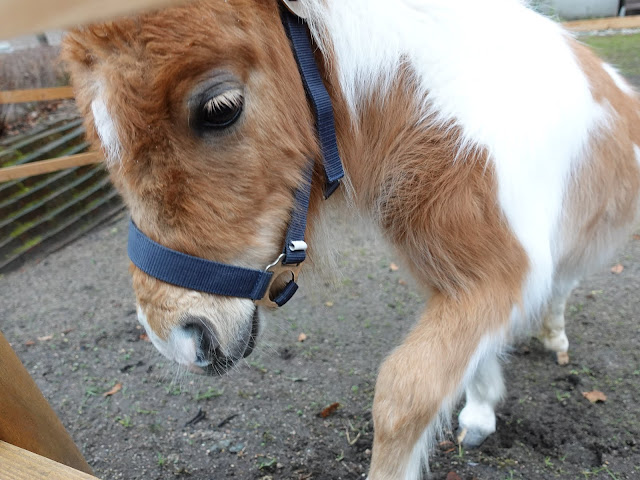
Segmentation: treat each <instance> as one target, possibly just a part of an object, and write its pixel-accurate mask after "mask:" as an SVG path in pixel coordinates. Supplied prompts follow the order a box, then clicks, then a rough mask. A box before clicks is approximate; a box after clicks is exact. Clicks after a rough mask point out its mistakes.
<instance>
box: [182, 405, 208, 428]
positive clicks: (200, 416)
mask: <svg viewBox="0 0 640 480" xmlns="http://www.w3.org/2000/svg"><path fill="white" fill-rule="evenodd" d="M205 418H207V412H205V411H204V410H202V409H201V408H199V409H198V413H196V416H195V417H193V418H192V419H191V420H189V421H188V422H187V423H185V424H184V426H185V427H192V426H194V425H195V424H196V423H198V422H201V421H202V420H204V419H205Z"/></svg>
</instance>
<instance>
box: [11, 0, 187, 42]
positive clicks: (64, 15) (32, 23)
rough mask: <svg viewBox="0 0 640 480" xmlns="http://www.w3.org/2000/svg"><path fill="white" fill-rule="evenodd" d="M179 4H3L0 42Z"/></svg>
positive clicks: (114, 0) (164, 0)
mask: <svg viewBox="0 0 640 480" xmlns="http://www.w3.org/2000/svg"><path fill="white" fill-rule="evenodd" d="M170 3H177V2H176V0H109V1H108V2H100V1H96V0H56V1H54V0H0V38H11V37H16V36H18V35H25V34H28V33H35V32H44V31H46V30H52V29H57V28H69V27H72V26H74V25H82V24H85V23H89V22H92V21H96V20H104V19H109V18H112V17H116V16H119V15H126V14H130V13H134V12H136V11H138V10H145V9H147V10H148V9H150V8H159V7H163V6H166V5H168V4H170Z"/></svg>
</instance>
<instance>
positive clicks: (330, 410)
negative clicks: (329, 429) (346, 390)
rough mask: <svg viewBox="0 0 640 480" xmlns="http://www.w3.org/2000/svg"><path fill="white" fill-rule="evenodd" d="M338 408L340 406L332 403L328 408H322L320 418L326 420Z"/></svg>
mask: <svg viewBox="0 0 640 480" xmlns="http://www.w3.org/2000/svg"><path fill="white" fill-rule="evenodd" d="M339 407H340V404H339V403H338V402H335V403H332V404H331V405H329V406H328V407H326V408H324V409H323V410H322V411H321V412H320V416H321V417H322V418H327V417H328V416H329V415H333V413H334V412H335V411H336V410H337V409H338V408H339Z"/></svg>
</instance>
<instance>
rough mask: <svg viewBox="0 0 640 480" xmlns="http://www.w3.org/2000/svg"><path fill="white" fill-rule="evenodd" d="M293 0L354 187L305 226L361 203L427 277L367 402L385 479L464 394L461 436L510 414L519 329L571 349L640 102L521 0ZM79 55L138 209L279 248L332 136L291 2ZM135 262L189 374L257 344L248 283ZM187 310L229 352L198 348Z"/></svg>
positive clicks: (216, 236)
mask: <svg viewBox="0 0 640 480" xmlns="http://www.w3.org/2000/svg"><path fill="white" fill-rule="evenodd" d="M300 3H301V6H302V8H303V9H304V11H305V14H306V15H307V16H308V17H309V25H310V30H311V34H312V37H313V39H314V40H315V42H316V43H317V44H318V46H319V51H318V60H319V61H320V62H321V65H322V70H323V74H324V78H325V82H326V85H327V88H328V90H329V92H330V94H331V96H332V99H333V104H334V109H335V113H336V127H337V134H338V142H339V148H340V152H341V155H342V158H343V162H344V167H345V170H346V173H347V176H348V182H347V186H348V188H347V189H346V191H345V192H343V195H344V196H345V198H343V199H340V198H333V197H332V199H331V200H329V201H327V202H323V201H322V200H321V192H320V189H319V187H318V185H319V184H320V183H321V182H319V181H318V182H314V189H313V192H312V202H311V210H310V226H309V229H310V230H311V231H312V233H313V232H315V234H317V235H319V234H321V230H320V229H319V228H318V227H317V225H315V224H314V220H315V219H316V218H317V217H318V215H319V213H320V212H321V210H322V209H327V208H332V207H333V206H337V207H338V208H341V207H342V206H343V205H344V202H346V203H347V204H348V205H349V206H351V207H353V209H354V211H359V213H360V214H362V216H364V217H366V218H371V219H372V220H373V222H374V224H375V225H376V226H377V227H379V229H380V230H381V231H382V233H383V234H384V235H385V236H386V237H387V238H388V239H389V241H390V243H391V244H392V245H393V246H394V247H395V248H396V249H397V251H398V253H399V254H400V255H401V256H403V257H404V260H405V262H406V264H407V265H408V267H409V268H410V270H411V272H412V273H413V275H414V276H415V278H416V280H417V282H418V284H419V285H420V286H421V287H422V288H423V289H424V291H425V294H427V293H429V294H430V295H431V297H430V300H429V302H428V305H427V307H426V309H425V311H424V312H423V314H422V316H421V317H420V319H419V320H418V322H417V324H416V326H415V327H414V328H413V330H412V331H411V332H410V333H409V334H408V336H407V338H406V340H405V341H404V343H403V344H402V345H400V346H399V347H398V348H396V349H395V350H394V351H393V352H392V353H391V355H390V356H389V357H388V358H387V360H386V361H385V362H384V363H383V365H382V367H381V370H380V375H379V378H378V382H377V385H376V394H375V402H374V407H373V410H374V412H373V413H374V425H375V439H374V449H373V457H372V464H371V470H370V478H371V479H372V480H382V479H396V478H406V479H414V478H419V476H420V475H421V472H422V469H423V467H424V465H425V464H426V454H427V452H428V447H429V441H430V440H431V439H432V437H433V436H434V434H435V429H436V428H437V426H438V425H439V422H440V419H442V418H444V419H445V421H446V417H447V412H448V409H449V408H450V407H452V406H453V405H454V403H455V402H456V400H457V398H458V397H459V395H460V394H461V393H462V392H463V391H466V402H467V403H466V405H465V407H464V409H463V410H462V412H461V414H460V425H461V429H462V432H464V438H462V442H463V443H464V444H466V445H474V444H477V443H479V442H481V441H482V440H483V439H484V438H485V437H486V436H487V435H489V434H490V433H492V432H493V431H494V430H495V414H494V407H495V405H496V403H497V402H498V401H499V400H500V398H501V396H502V395H503V392H504V385H503V381H502V375H501V371H500V364H499V358H498V357H499V355H500V353H501V352H502V351H504V349H505V347H506V346H508V344H509V343H510V342H512V341H513V339H514V338H515V337H516V336H517V335H519V334H522V333H526V332H529V331H531V330H533V329H542V337H543V340H544V342H545V345H546V346H547V347H548V348H550V349H552V350H553V351H555V352H557V353H558V354H559V359H560V360H561V361H566V360H567V358H568V357H567V356H566V355H567V349H568V341H567V337H566V335H565V332H564V304H565V301H566V298H567V296H568V295H569V293H570V292H571V290H572V288H573V287H574V286H575V284H576V282H577V281H578V280H579V279H580V278H581V277H582V276H583V275H584V274H585V273H587V272H589V271H590V270H592V269H593V268H596V267H598V266H599V265H600V264H601V262H603V261H604V260H606V259H607V257H608V255H610V254H611V253H612V251H613V249H615V248H616V246H617V245H619V243H620V242H621V241H623V240H624V238H625V237H626V234H627V233H628V230H629V228H630V227H631V226H632V225H633V222H634V220H635V219H636V218H637V207H638V187H639V186H640V170H639V164H640V102H639V100H638V96H637V95H636V93H635V92H634V91H633V89H632V88H631V87H630V86H629V85H628V84H627V83H626V82H625V81H624V80H623V79H622V78H621V77H620V76H619V75H618V74H617V73H616V72H615V70H614V69H613V68H612V67H610V66H608V65H606V64H604V63H602V62H601V61H600V60H599V59H597V58H596V57H595V56H594V55H593V54H592V53H591V52H590V51H589V50H588V49H587V48H585V47H584V46H582V45H580V44H579V43H578V42H577V41H575V40H574V39H573V38H571V37H570V36H569V35H568V34H567V33H566V32H564V31H562V29H561V28H560V27H559V26H558V25H556V24H555V23H553V22H551V21H549V20H547V19H545V18H543V17H541V16H539V15H537V14H536V13H534V12H532V11H531V10H529V9H527V8H526V6H524V5H523V4H522V3H521V2H520V1H518V0H488V1H484V2H477V1H475V0H465V1H457V2H451V1H450V0H396V1H390V0H349V1H344V0H301V1H300ZM64 57H65V59H66V60H67V62H68V63H69V65H70V68H71V70H72V77H73V82H74V84H75V87H76V92H77V99H78V104H79V105H80V108H81V109H82V111H83V113H84V115H85V117H86V120H87V127H88V130H89V133H90V135H92V137H93V138H94V139H96V140H97V139H99V140H100V141H101V143H102V147H103V149H104V152H105V155H106V157H107V164H108V166H109V169H110V171H111V176H112V178H113V181H114V183H115V185H116V186H117V187H118V188H119V190H120V192H121V193H122V195H123V197H124V199H125V201H126V202H127V204H128V205H129V207H130V211H131V215H132V218H133V219H134V220H135V222H136V223H137V225H138V226H139V227H140V229H141V230H143V231H144V232H145V233H146V234H147V235H149V236H150V237H151V238H153V239H155V240H157V241H159V242H160V243H162V244H164V245H166V246H168V247H170V248H174V249H177V250H181V251H184V252H186V253H189V254H193V255H197V256H200V257H204V258H208V259H212V260H218V261H222V262H227V263H233V264H238V265H245V266H250V267H253V268H263V267H264V266H265V265H267V264H268V263H270V262H271V261H272V260H273V258H274V256H277V253H278V251H279V249H280V245H281V244H282V238H283V235H284V231H285V228H286V224H287V221H288V218H289V211H290V208H291V206H292V201H293V197H292V195H293V191H294V189H295V188H296V186H297V185H298V184H299V182H300V181H301V178H302V176H301V172H302V168H303V166H304V163H305V159H306V158H307V156H308V155H312V156H313V157H315V158H317V157H318V155H319V154H318V146H317V143H316V142H317V141H316V139H315V135H314V130H313V124H312V117H311V114H310V110H309V106H308V104H307V101H306V99H305V95H304V91H303V89H302V86H301V82H300V78H299V75H298V72H297V68H296V65H295V62H294V60H293V57H292V54H291V51H290V47H289V44H288V41H287V38H286V36H285V34H284V31H283V29H282V26H281V24H280V19H279V16H278V2H277V0H269V1H266V0H265V1H261V2H256V1H255V0H225V1H223V0H210V1H197V2H194V3H190V4H188V5H186V6H183V7H175V8H171V9H167V10H164V11H161V12H156V13H152V14H146V15H142V16H140V17H136V18H129V19H124V20H119V21H117V22H113V23H107V24H102V25H95V26H91V27H87V28H82V29H78V30H76V31H73V32H71V33H70V34H69V35H68V37H67V39H66V42H65V47H64ZM203 95H204V96H205V97H206V96H207V95H209V96H210V97H211V98H210V99H214V100H215V99H218V100H220V99H221V96H224V95H226V96H227V97H225V98H229V95H230V96H231V98H234V101H237V102H238V103H239V104H240V105H241V106H242V114H241V116H240V117H239V119H238V121H237V122H235V123H234V124H233V125H232V126H230V127H229V128H227V129H225V130H222V131H215V132H211V131H203V130H202V129H199V128H198V126H197V125H195V124H194V121H196V120H197V115H198V113H197V111H195V110H197V108H198V105H199V104H198V99H200V98H203ZM194 119H195V120H194ZM196 123H197V121H196ZM316 176H319V170H317V171H316ZM336 197H337V196H336ZM310 243H311V244H312V246H313V240H312V241H311V242H310ZM315 253H316V255H317V254H319V253H318V252H315ZM132 274H133V283H134V289H135V291H136V295H137V300H138V305H139V307H138V309H139V318H140V321H141V322H143V323H144V325H145V327H146V328H147V330H148V332H149V335H150V337H151V338H152V339H153V341H154V343H155V344H156V346H157V347H158V348H159V349H160V350H161V351H162V352H163V353H164V354H165V355H167V356H168V357H170V358H172V359H174V360H176V361H178V362H179V363H181V364H183V365H185V366H187V367H188V368H190V369H193V370H196V371H197V370H198V369H199V367H201V366H202V365H203V364H205V363H206V361H207V355H209V356H211V355H223V356H225V357H226V358H228V359H229V361H230V362H232V361H234V360H235V359H237V358H239V357H240V356H241V355H242V353H243V352H244V350H245V348H246V345H247V342H248V338H247V337H248V335H250V332H251V326H252V322H255V321H259V315H258V314H257V313H256V310H255V307H254V305H253V304H252V303H251V302H250V301H248V300H242V299H234V298H223V297H216V296H212V295H207V294H202V293H199V292H192V291H186V290H184V289H181V288H178V287H174V286H171V285H167V284H163V283H162V282H159V281H158V280H155V279H153V278H150V277H148V276H146V275H145V274H143V273H142V272H141V271H139V270H137V269H135V268H132ZM194 319H196V320H197V322H198V325H200V326H201V329H205V330H206V332H205V334H206V335H208V336H209V342H208V343H207V344H208V345H211V341H214V342H215V343H216V348H215V349H212V350H211V351H208V352H202V351H201V349H202V342H201V337H199V336H198V335H196V334H194V333H193V332H194V330H193V329H192V328H186V327H188V326H189V327H190V326H192V325H193V322H194ZM201 333H202V332H201ZM443 414H444V415H443Z"/></svg>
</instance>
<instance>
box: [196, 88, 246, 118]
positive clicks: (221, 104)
mask: <svg viewBox="0 0 640 480" xmlns="http://www.w3.org/2000/svg"><path fill="white" fill-rule="evenodd" d="M242 102H243V97H242V92H241V91H240V90H228V91H226V92H224V93H221V94H220V95H217V96H215V97H213V98H210V99H209V100H207V101H206V103H205V104H204V109H205V110H206V111H207V113H213V112H214V111H216V110H220V109H223V108H238V107H240V106H241V105H242Z"/></svg>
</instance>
